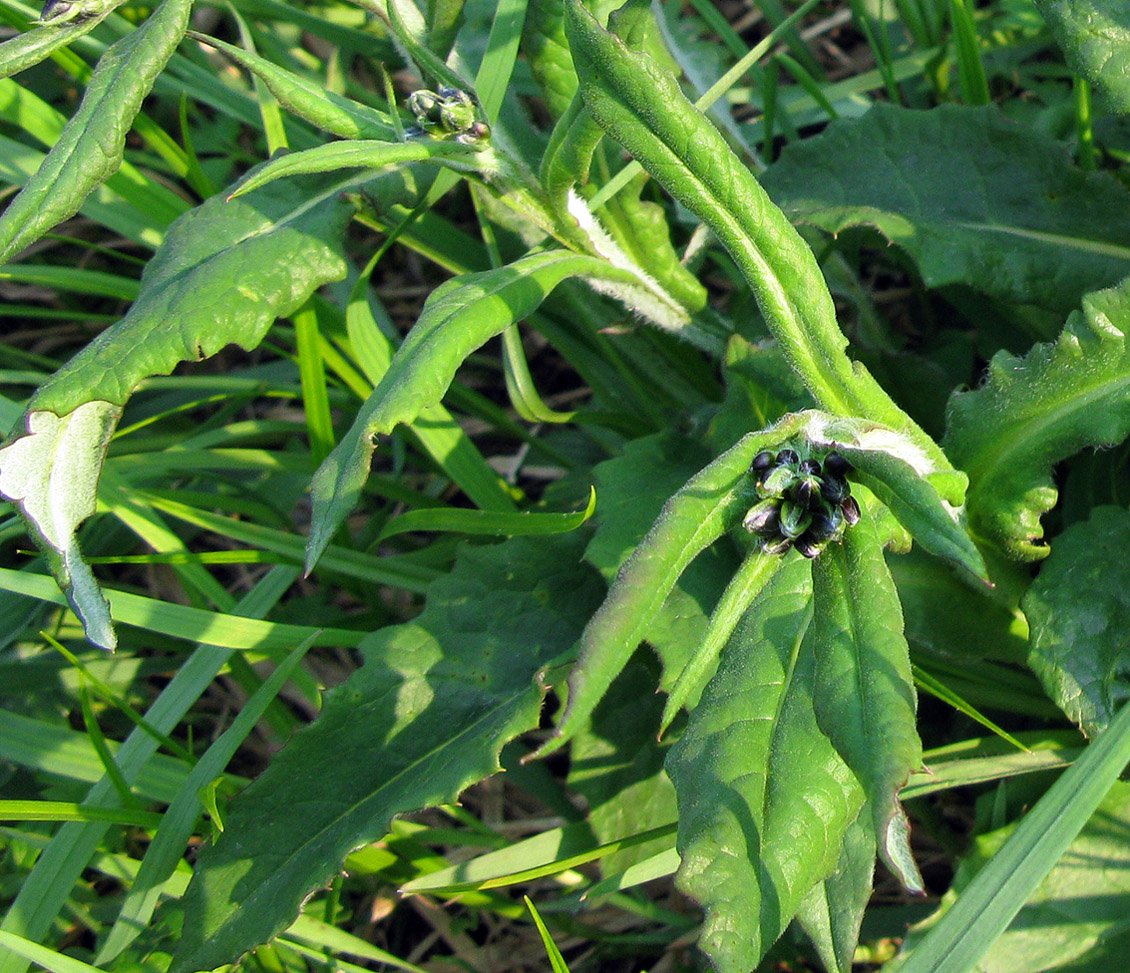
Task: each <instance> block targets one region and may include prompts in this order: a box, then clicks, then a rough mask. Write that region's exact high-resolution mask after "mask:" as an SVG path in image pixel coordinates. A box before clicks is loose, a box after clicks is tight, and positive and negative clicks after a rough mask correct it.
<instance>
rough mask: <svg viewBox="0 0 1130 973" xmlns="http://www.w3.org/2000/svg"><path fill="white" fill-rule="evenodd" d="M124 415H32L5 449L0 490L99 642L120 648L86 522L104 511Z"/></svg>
mask: <svg viewBox="0 0 1130 973" xmlns="http://www.w3.org/2000/svg"><path fill="white" fill-rule="evenodd" d="M120 413H121V410H120V409H119V408H117V407H116V406H113V405H111V404H110V403H108V402H99V401H97V400H95V401H93V402H86V403H84V404H83V405H81V406H79V407H78V408H77V409H75V410H74V411H73V412H71V413H69V414H67V415H65V416H63V417H62V418H60V417H59V416H56V415H55V414H54V413H52V412H29V413H27V414H26V417H25V421H26V428H25V430H24V432H26V435H21V436H19V438H17V439H15V440H14V441H12V442H10V443H9V444H8V445H7V446H5V447H4V448H3V449H0V493H2V494H3V496H4V497H6V498H7V499H8V500H11V501H12V502H13V503H15V504H16V506H17V507H18V509H19V511H20V513H21V514H22V515H23V517H24V520H25V522H26V523H27V524H28V525H29V528H30V530H31V532H32V536H33V537H34V538H35V541H36V543H37V544H38V545H39V547H40V549H41V550H42V551H43V553H44V555H45V557H46V558H47V564H48V566H49V568H50V569H51V573H52V574H53V575H54V577H55V580H56V581H57V582H58V583H59V588H60V589H61V590H62V592H63V594H65V595H66V596H67V601H68V602H69V603H70V605H71V607H72V608H73V609H74V612H75V614H76V615H78V617H79V618H80V619H81V620H82V623H83V625H84V627H85V628H86V633H87V638H89V639H90V641H91V642H93V643H94V644H95V645H99V646H101V647H102V648H104V649H111V650H113V649H114V647H115V645H116V644H117V639H116V638H115V636H114V626H113V623H112V621H111V620H110V606H109V604H108V603H107V602H106V599H105V598H104V597H103V596H102V592H101V591H100V590H99V588H98V582H97V581H96V580H95V579H94V575H93V573H92V572H91V570H90V568H89V567H88V566H87V564H86V562H85V561H83V559H82V553H81V551H79V547H78V539H77V537H76V536H75V535H76V532H77V531H78V528H79V525H80V524H81V523H82V522H83V521H84V520H86V519H87V517H90V516H91V515H92V514H93V513H94V510H95V507H96V506H97V496H98V474H99V472H100V471H101V469H102V457H103V455H104V454H105V451H106V447H107V446H108V445H109V442H110V436H111V434H112V433H113V431H114V426H115V425H116V424H117V421H118V416H119V415H120Z"/></svg>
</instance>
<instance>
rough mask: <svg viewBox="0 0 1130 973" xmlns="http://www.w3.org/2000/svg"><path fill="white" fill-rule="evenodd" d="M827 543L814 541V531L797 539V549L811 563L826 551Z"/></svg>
mask: <svg viewBox="0 0 1130 973" xmlns="http://www.w3.org/2000/svg"><path fill="white" fill-rule="evenodd" d="M826 543H827V542H826V541H817V540H814V539H813V537H812V531H808V532H807V533H806V534H805V535H804V536H803V537H798V538H797V539H796V549H797V550H798V551H800V553H801V554H803V555H804V556H805V557H806V558H808V559H809V560H810V561H811V560H812V559H813V558H814V557H816V555H817V554H819V553H820V552H821V551H822V550H824V545H825V544H826Z"/></svg>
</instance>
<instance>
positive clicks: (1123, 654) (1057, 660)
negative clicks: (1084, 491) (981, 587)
mask: <svg viewBox="0 0 1130 973" xmlns="http://www.w3.org/2000/svg"><path fill="white" fill-rule="evenodd" d="M1127 550H1130V514H1128V513H1127V512H1126V511H1125V510H1124V509H1122V508H1121V507H1096V508H1095V509H1094V510H1093V511H1092V512H1091V519H1090V520H1087V521H1085V522H1083V523H1078V524H1073V525H1072V526H1071V527H1069V528H1067V530H1066V531H1064V532H1063V533H1062V534H1061V535H1060V536H1059V537H1057V538H1056V539H1055V541H1054V543H1053V544H1052V553H1051V556H1050V557H1049V558H1048V559H1047V561H1046V562H1045V563H1044V564H1043V566H1042V567H1041V568H1040V574H1039V576H1038V577H1037V578H1036V580H1035V581H1034V582H1032V586H1031V587H1030V588H1029V589H1028V592H1027V594H1026V595H1025V596H1024V600H1023V601H1022V602H1021V607H1022V608H1023V609H1024V613H1025V615H1027V616H1028V624H1029V625H1030V626H1031V629H1032V635H1031V651H1030V653H1029V656H1028V662H1029V665H1031V667H1032V670H1033V671H1034V672H1035V673H1036V675H1037V676H1039V677H1040V681H1041V682H1042V683H1043V684H1044V689H1045V690H1046V691H1047V694H1048V696H1050V697H1051V699H1052V700H1053V701H1054V702H1055V704H1056V705H1057V706H1059V708H1060V709H1062V710H1063V712H1064V713H1066V714H1067V715H1068V717H1070V718H1071V719H1072V720H1073V721H1074V722H1075V723H1076V724H1078V726H1079V728H1080V729H1081V730H1082V731H1083V732H1084V733H1085V734H1086V735H1087V736H1088V737H1094V736H1095V735H1096V734H1097V733H1099V732H1101V731H1102V730H1104V729H1106V727H1107V726H1108V725H1109V724H1110V721H1111V720H1112V719H1113V718H1114V714H1115V712H1116V711H1117V710H1118V707H1119V706H1121V705H1122V704H1123V703H1124V702H1125V701H1126V700H1127V699H1128V698H1130V683H1128V682H1127V678H1126V673H1127V667H1128V665H1130V652H1128V646H1127V640H1126V632H1127V631H1128V630H1130V566H1128V565H1127V563H1126V551H1127Z"/></svg>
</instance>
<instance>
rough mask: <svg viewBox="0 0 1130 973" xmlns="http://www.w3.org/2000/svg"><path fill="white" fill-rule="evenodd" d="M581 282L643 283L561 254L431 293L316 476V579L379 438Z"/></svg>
mask: <svg viewBox="0 0 1130 973" xmlns="http://www.w3.org/2000/svg"><path fill="white" fill-rule="evenodd" d="M577 276H584V277H590V278H591V277H596V278H600V279H609V278H610V277H611V279H613V280H617V281H620V282H622V283H627V284H635V283H637V282H638V281H637V279H636V278H635V277H633V276H632V275H630V274H627V273H622V272H617V271H615V270H614V269H612V268H609V267H608V265H607V264H605V263H604V262H603V261H601V260H598V259H596V258H593V257H586V256H580V255H578V254H574V253H569V252H567V251H563V250H555V251H550V252H545V253H535V254H531V255H529V256H526V257H522V258H521V259H519V260H517V261H515V262H514V263H513V264H510V265H509V266H507V267H500V268H498V269H497V270H488V271H485V272H484V273H480V274H464V275H463V276H461V277H458V278H456V279H454V280H450V281H447V282H446V283H444V284H442V285H441V286H440V287H437V288H436V289H435V290H434V291H433V292H432V293H431V295H430V296H429V297H428V300H427V303H426V304H425V305H424V309H423V311H422V312H421V313H420V318H419V320H418V321H417V322H416V326H415V327H414V328H413V329H412V330H411V331H410V332H409V333H408V337H407V338H405V339H404V343H403V344H402V345H401V346H400V348H399V349H398V350H397V353H396V357H395V358H393V360H392V364H391V365H389V368H388V371H387V372H386V373H385V375H384V378H383V379H381V382H380V384H379V385H378V386H377V387H376V388H375V389H374V390H373V394H372V395H371V396H369V398H368V400H367V401H366V402H365V404H364V405H363V406H362V407H361V411H360V412H359V413H358V414H357V418H356V419H355V420H354V422H353V425H352V426H351V427H350V429H349V431H348V432H347V433H346V434H345V436H344V437H343V438H342V440H341V442H339V443H338V444H337V446H336V447H335V449H334V451H333V452H332V453H331V454H330V455H329V456H328V457H327V458H326V461H325V462H324V463H323V464H322V465H321V466H320V467H319V468H318V472H317V473H316V474H315V475H314V483H313V493H314V513H313V521H312V524H311V527H310V540H309V542H308V544H307V546H306V568H307V570H308V571H309V570H311V569H312V568H313V566H314V565H315V564H316V563H317V561H318V558H319V557H320V556H321V553H322V551H323V550H325V547H326V545H327V544H328V543H329V542H330V539H331V538H332V537H333V535H334V532H335V531H336V530H337V528H338V526H339V525H340V524H341V522H342V520H344V519H345V517H346V515H347V514H348V513H349V512H350V511H351V510H352V509H353V508H354V507H355V506H356V504H357V498H358V497H359V496H360V494H361V488H362V486H364V483H365V480H366V478H367V477H368V475H369V462H370V460H371V459H372V455H373V449H374V442H373V440H374V437H376V436H378V435H381V434H382V433H390V432H392V430H393V429H394V428H395V427H396V426H397V425H398V424H399V423H401V422H412V421H413V420H414V419H415V418H416V417H417V416H418V415H419V414H420V412H421V411H422V410H423V409H424V408H426V407H427V406H429V405H431V404H433V403H435V402H439V401H440V400H441V399H442V398H443V395H444V393H445V392H446V391H447V389H448V386H449V385H450V384H451V381H452V379H453V378H454V377H455V372H456V369H458V367H459V366H460V365H461V364H462V363H463V361H464V359H466V357H467V356H468V355H470V354H471V352H473V351H474V350H475V349H476V348H478V347H479V346H480V345H482V344H483V343H484V342H486V341H487V340H488V339H489V338H493V337H494V336H495V335H497V334H501V333H502V331H503V330H504V329H506V328H507V327H509V326H510V325H511V324H514V323H515V322H516V321H520V320H522V318H524V317H525V316H526V315H528V314H529V313H530V312H531V311H534V310H536V309H537V308H538V306H539V305H540V304H541V302H542V301H543V300H544V299H545V297H546V295H547V294H549V292H550V291H552V290H553V288H555V287H556V286H557V285H558V284H559V283H560V282H561V281H562V280H564V279H565V278H567V277H577Z"/></svg>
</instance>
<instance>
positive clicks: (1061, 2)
mask: <svg viewBox="0 0 1130 973" xmlns="http://www.w3.org/2000/svg"><path fill="white" fill-rule="evenodd" d="M1036 6H1037V7H1038V8H1039V9H1040V13H1042V14H1043V15H1044V19H1045V20H1046V21H1047V22H1048V23H1049V24H1050V25H1051V28H1052V33H1053V34H1055V39H1056V40H1057V41H1058V42H1059V46H1060V47H1062V48H1063V51H1064V53H1065V54H1066V55H1067V63H1068V65H1069V66H1070V67H1071V68H1072V69H1073V70H1075V71H1078V72H1079V73H1080V74H1081V75H1082V76H1083V77H1084V78H1086V79H1087V80H1088V81H1090V82H1092V83H1093V84H1094V85H1095V86H1096V87H1097V88H1098V89H1099V91H1101V92H1102V93H1103V94H1104V95H1106V97H1107V100H1108V101H1109V103H1110V106H1111V107H1112V108H1113V109H1114V110H1115V111H1118V112H1121V113H1122V114H1124V115H1127V114H1130V7H1127V5H1126V4H1125V3H1124V2H1123V0H1036Z"/></svg>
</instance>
